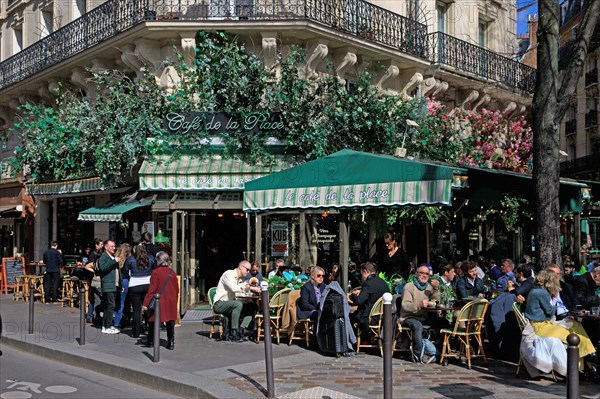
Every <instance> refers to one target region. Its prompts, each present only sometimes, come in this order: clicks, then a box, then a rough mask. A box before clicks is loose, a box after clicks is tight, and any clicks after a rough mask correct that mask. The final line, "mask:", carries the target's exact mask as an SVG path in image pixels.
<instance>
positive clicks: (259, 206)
mask: <svg viewBox="0 0 600 399" xmlns="http://www.w3.org/2000/svg"><path fill="white" fill-rule="evenodd" d="M458 176H466V169H463V168H458V167H450V166H444V165H438V164H433V163H423V162H417V161H410V160H404V159H398V158H395V157H391V156H385V155H374V154H369V153H364V152H357V151H352V150H343V151H339V152H336V153H335V154H332V155H329V156H326V157H323V158H320V159H317V160H314V161H310V162H307V163H305V164H302V165H299V166H296V167H293V168H290V169H287V170H283V171H281V172H278V173H273V174H271V175H269V176H266V177H263V178H260V179H256V180H253V181H251V182H248V183H246V185H245V191H244V210H245V211H263V210H272V209H291V208H294V209H309V208H354V207H379V206H401V205H448V204H450V203H451V201H452V187H453V186H454V185H455V184H456V185H458V186H460V185H462V184H464V179H461V178H459V177H458Z"/></svg>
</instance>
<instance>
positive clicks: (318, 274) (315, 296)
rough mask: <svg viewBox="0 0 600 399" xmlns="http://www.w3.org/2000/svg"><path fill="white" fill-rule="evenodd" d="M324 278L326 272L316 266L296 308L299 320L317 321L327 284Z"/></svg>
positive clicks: (303, 287)
mask: <svg viewBox="0 0 600 399" xmlns="http://www.w3.org/2000/svg"><path fill="white" fill-rule="evenodd" d="M324 277H325V270H323V268H322V267H319V266H315V267H314V268H313V269H312V271H311V273H310V280H309V281H307V282H306V284H304V285H303V286H302V289H301V290H300V300H299V301H298V306H297V308H296V315H297V316H298V320H302V319H311V320H312V321H313V322H316V321H317V316H318V314H319V303H320V301H321V294H322V293H323V290H324V289H325V284H324V283H323V278H324Z"/></svg>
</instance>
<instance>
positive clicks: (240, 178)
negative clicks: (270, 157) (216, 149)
mask: <svg viewBox="0 0 600 399" xmlns="http://www.w3.org/2000/svg"><path fill="white" fill-rule="evenodd" d="M274 161H275V162H274V164H272V165H269V164H256V165H252V164H250V163H248V162H246V161H243V160H241V159H239V158H225V157H223V156H221V155H218V154H212V155H208V156H206V157H204V158H201V157H198V156H194V155H182V156H181V157H180V158H178V159H174V158H173V157H172V156H169V155H161V156H158V157H155V159H152V160H145V161H144V163H143V164H142V167H141V169H140V190H147V191H149V190H152V191H162V190H183V191H188V190H243V189H244V183H245V182H247V181H250V180H254V179H256V178H259V177H262V176H265V175H268V174H269V173H272V172H276V171H279V170H281V169H285V168H287V167H290V166H292V165H294V164H295V158H293V157H289V156H276V157H275V159H274Z"/></svg>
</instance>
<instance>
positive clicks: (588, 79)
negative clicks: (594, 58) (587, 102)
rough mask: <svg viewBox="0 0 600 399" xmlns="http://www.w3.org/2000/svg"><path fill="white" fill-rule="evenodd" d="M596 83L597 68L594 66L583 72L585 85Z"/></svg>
mask: <svg viewBox="0 0 600 399" xmlns="http://www.w3.org/2000/svg"><path fill="white" fill-rule="evenodd" d="M597 83H598V68H594V69H592V70H591V71H589V72H587V73H586V74H585V87H588V86H591V85H593V84H597Z"/></svg>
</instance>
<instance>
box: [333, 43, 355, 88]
mask: <svg viewBox="0 0 600 399" xmlns="http://www.w3.org/2000/svg"><path fill="white" fill-rule="evenodd" d="M357 60H358V57H357V56H356V49H354V48H351V47H348V48H345V49H340V50H338V51H336V54H335V55H334V62H335V65H336V67H335V74H336V76H337V78H338V81H339V82H340V83H341V84H346V79H345V76H346V72H348V70H349V69H350V68H352V67H353V66H354V65H356V61H357Z"/></svg>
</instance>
